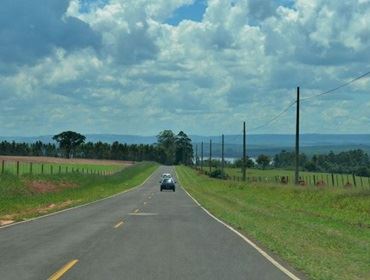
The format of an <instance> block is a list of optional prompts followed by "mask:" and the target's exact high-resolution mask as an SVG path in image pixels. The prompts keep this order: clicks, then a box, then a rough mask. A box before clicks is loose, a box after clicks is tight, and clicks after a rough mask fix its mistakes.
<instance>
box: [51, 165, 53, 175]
mask: <svg viewBox="0 0 370 280" xmlns="http://www.w3.org/2000/svg"><path fill="white" fill-rule="evenodd" d="M50 174H51V175H53V166H52V165H50Z"/></svg>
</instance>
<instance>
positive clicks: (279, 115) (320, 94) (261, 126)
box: [250, 71, 370, 131]
mask: <svg viewBox="0 0 370 280" xmlns="http://www.w3.org/2000/svg"><path fill="white" fill-rule="evenodd" d="M369 74H370V71H368V72H366V73H364V74H362V75H360V76H358V77H356V78H354V79H352V80H350V81H348V82H346V83H343V84H341V85H339V86H337V87H335V88H333V89H330V90H328V91H325V92H322V93H319V94H315V95H312V96H308V97H305V98H301V101H305V100H308V99H312V98H316V97H319V96H322V95H326V94H330V93H332V92H334V91H336V90H339V89H341V88H343V87H346V86H348V85H350V84H352V83H354V82H357V81H359V80H361V79H363V78H365V77H366V76H368V75H369ZM296 103H297V101H296V100H294V101H292V102H291V103H290V104H289V105H288V106H287V107H286V108H285V109H284V110H283V111H281V112H280V113H279V114H277V115H276V116H275V117H273V118H272V119H270V120H269V121H267V122H266V123H264V124H262V125H259V126H256V127H254V128H252V129H250V131H251V130H252V131H253V130H258V129H261V128H264V127H266V126H268V125H270V124H271V123H273V122H274V121H276V120H277V119H278V118H280V117H281V116H282V115H284V114H285V113H286V112H287V111H288V110H289V109H290V108H291V107H292V106H294V105H295V104H296Z"/></svg>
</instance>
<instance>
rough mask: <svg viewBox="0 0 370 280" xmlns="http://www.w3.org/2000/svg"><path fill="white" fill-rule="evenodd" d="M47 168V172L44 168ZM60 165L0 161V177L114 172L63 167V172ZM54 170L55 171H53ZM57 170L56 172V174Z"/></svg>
mask: <svg viewBox="0 0 370 280" xmlns="http://www.w3.org/2000/svg"><path fill="white" fill-rule="evenodd" d="M48 166H49V169H48V170H47V169H46V167H48ZM62 167H63V165H62V164H59V165H58V164H52V163H50V164H44V163H39V164H37V163H36V164H35V163H33V162H20V161H16V162H15V161H8V162H7V161H5V160H2V161H1V171H0V175H3V174H5V173H11V174H14V175H17V176H20V175H25V174H30V175H32V174H35V175H36V174H41V175H42V174H45V175H46V174H47V175H56V174H68V173H79V174H86V175H98V176H110V175H113V174H114V172H113V171H111V170H97V169H94V168H81V169H80V168H76V169H75V168H74V167H71V168H68V166H65V168H64V170H63V168H62ZM54 168H55V169H54ZM56 170H57V172H56Z"/></svg>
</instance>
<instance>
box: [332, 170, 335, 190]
mask: <svg viewBox="0 0 370 280" xmlns="http://www.w3.org/2000/svg"><path fill="white" fill-rule="evenodd" d="M331 182H332V184H333V185H332V187H334V186H335V182H334V173H331Z"/></svg>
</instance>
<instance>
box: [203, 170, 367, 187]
mask: <svg viewBox="0 0 370 280" xmlns="http://www.w3.org/2000/svg"><path fill="white" fill-rule="evenodd" d="M205 170H208V169H205ZM225 172H226V173H227V174H228V175H229V176H230V177H231V179H232V178H234V177H235V178H241V177H242V172H241V169H240V168H225ZM247 176H248V177H249V178H253V177H256V178H258V177H261V179H262V180H264V181H265V180H269V181H275V177H277V176H280V177H282V176H285V177H288V178H289V181H290V182H293V180H294V171H293V170H284V169H266V170H262V169H256V168H249V169H247ZM300 176H301V178H302V179H304V180H305V181H306V183H307V184H308V185H314V183H313V182H314V179H313V176H315V180H316V182H317V181H318V180H320V181H321V180H322V181H324V182H325V183H326V184H327V186H330V187H332V186H340V187H343V185H345V184H346V183H347V182H349V183H350V184H352V186H354V185H355V184H354V182H353V177H352V175H349V174H334V185H333V182H332V177H331V174H330V173H320V172H306V171H300ZM355 177H356V178H355V180H356V186H357V187H358V188H367V189H370V178H368V177H359V176H355ZM361 182H362V184H361Z"/></svg>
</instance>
